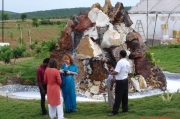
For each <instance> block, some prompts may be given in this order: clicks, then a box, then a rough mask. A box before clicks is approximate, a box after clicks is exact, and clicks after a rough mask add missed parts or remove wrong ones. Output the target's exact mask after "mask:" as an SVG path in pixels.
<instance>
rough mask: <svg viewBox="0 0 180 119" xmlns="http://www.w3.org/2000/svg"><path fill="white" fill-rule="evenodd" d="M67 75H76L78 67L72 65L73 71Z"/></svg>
mask: <svg viewBox="0 0 180 119" xmlns="http://www.w3.org/2000/svg"><path fill="white" fill-rule="evenodd" d="M67 74H72V75H78V67H77V65H76V64H74V70H73V71H68V72H67Z"/></svg>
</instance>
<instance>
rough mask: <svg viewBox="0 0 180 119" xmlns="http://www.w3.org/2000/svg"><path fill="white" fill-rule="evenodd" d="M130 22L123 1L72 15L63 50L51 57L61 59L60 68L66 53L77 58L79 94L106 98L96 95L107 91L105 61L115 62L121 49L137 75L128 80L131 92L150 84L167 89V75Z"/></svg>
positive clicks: (63, 40)
mask: <svg viewBox="0 0 180 119" xmlns="http://www.w3.org/2000/svg"><path fill="white" fill-rule="evenodd" d="M131 25H132V21H131V19H130V17H129V15H128V12H127V11H126V10H125V9H124V6H123V4H122V3H121V2H117V4H116V5H115V7H113V6H112V5H111V2H110V0H105V5H104V7H101V6H100V4H99V3H96V4H94V5H92V7H91V9H90V11H89V12H81V13H80V14H79V16H77V15H72V17H71V19H70V20H69V21H68V23H67V25H66V27H65V28H64V30H63V33H62V36H61V38H60V40H59V46H60V50H56V51H53V52H52V53H51V57H53V58H56V59H57V60H58V63H59V64H58V66H59V67H60V65H61V64H62V59H61V58H62V55H63V54H64V53H70V54H71V55H72V56H73V57H74V59H75V62H76V63H77V64H78V66H79V75H78V76H77V77H76V83H77V89H76V91H77V93H80V94H83V95H86V96H87V97H93V98H96V99H99V98H103V97H98V96H97V95H98V94H101V93H104V92H105V84H104V81H103V80H104V79H105V78H106V76H107V69H106V64H105V62H106V61H107V60H109V59H110V60H112V61H113V62H114V65H115V64H116V62H117V61H118V60H119V52H120V51H121V50H122V49H124V50H126V51H127V53H128V57H127V58H129V61H130V63H131V65H132V72H133V74H134V75H136V76H135V77H133V78H132V79H129V92H135V91H141V90H142V89H143V90H144V89H147V88H149V87H151V88H161V89H165V88H166V79H165V76H164V75H163V73H162V71H161V69H160V68H158V67H156V66H155V65H152V63H151V62H150V61H149V59H148V58H147V57H146V55H145V52H146V50H148V48H147V46H146V45H145V44H144V42H143V40H142V38H141V36H140V34H138V33H137V32H135V31H134V30H133V28H131ZM66 39H67V40H66Z"/></svg>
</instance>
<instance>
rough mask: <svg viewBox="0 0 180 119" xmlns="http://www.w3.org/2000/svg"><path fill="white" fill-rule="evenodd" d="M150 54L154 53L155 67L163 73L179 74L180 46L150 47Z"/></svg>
mask: <svg viewBox="0 0 180 119" xmlns="http://www.w3.org/2000/svg"><path fill="white" fill-rule="evenodd" d="M151 52H152V53H154V56H155V59H156V60H157V61H158V60H159V62H157V65H158V66H160V67H161V68H162V70H163V71H169V72H173V73H180V45H166V46H157V47H152V48H151Z"/></svg>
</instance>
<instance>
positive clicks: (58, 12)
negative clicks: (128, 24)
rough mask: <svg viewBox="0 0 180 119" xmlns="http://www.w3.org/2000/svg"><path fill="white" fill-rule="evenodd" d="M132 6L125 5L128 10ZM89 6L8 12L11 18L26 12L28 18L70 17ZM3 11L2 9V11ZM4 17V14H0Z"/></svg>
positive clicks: (19, 17)
mask: <svg viewBox="0 0 180 119" xmlns="http://www.w3.org/2000/svg"><path fill="white" fill-rule="evenodd" d="M130 8H131V7H125V9H126V10H127V11H128V10H129V9H130ZM89 10H90V8H89V7H80V8H65V9H54V10H45V11H35V12H26V13H14V12H8V11H5V12H6V13H8V14H9V16H10V19H21V15H22V14H26V15H27V18H28V19H32V18H69V17H70V16H71V15H72V14H76V15H79V13H80V12H81V11H89ZM0 12H1V11H0ZM0 18H1V19H2V14H1V15H0Z"/></svg>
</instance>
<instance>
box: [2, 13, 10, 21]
mask: <svg viewBox="0 0 180 119" xmlns="http://www.w3.org/2000/svg"><path fill="white" fill-rule="evenodd" d="M1 17H2V14H1ZM9 19H10V15H9V13H7V12H4V14H3V20H9Z"/></svg>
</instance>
